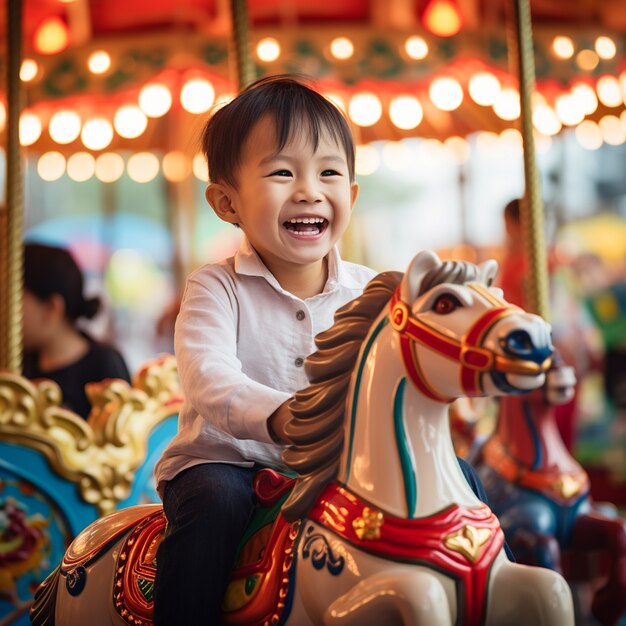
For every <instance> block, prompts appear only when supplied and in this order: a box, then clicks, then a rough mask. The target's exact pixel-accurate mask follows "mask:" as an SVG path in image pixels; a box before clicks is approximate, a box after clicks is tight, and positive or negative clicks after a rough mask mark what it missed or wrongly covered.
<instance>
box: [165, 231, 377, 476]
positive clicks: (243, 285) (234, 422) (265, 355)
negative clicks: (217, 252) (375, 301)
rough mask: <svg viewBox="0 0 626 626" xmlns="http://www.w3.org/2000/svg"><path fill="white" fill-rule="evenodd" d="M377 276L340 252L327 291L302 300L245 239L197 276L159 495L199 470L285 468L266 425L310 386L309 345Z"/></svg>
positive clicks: (180, 340)
mask: <svg viewBox="0 0 626 626" xmlns="http://www.w3.org/2000/svg"><path fill="white" fill-rule="evenodd" d="M374 275H375V272H374V271H373V270H371V269H369V268H366V267H363V266H361V265H356V264H354V263H348V262H347V261H343V260H342V259H341V258H340V256H339V253H338V251H337V249H336V248H335V249H333V250H332V251H331V253H330V254H329V262H328V280H327V282H326V286H325V287H324V291H323V292H322V293H320V294H317V295H315V296H313V297H311V298H307V299H306V300H301V299H300V298H298V297H296V296H294V295H293V294H291V293H289V292H287V291H285V290H284V289H283V288H282V287H281V286H280V285H279V283H278V281H277V280H276V279H275V278H274V276H273V275H272V274H271V273H270V272H269V270H268V269H267V268H266V267H265V265H264V264H263V262H262V261H261V260H260V258H259V257H258V255H257V254H256V252H255V251H254V250H253V249H252V247H251V246H250V244H249V243H248V242H247V240H246V239H244V240H243V242H242V245H241V248H240V249H239V251H238V252H237V254H236V255H235V256H234V257H231V258H229V259H226V260H224V261H222V262H220V263H215V264H209V265H205V266H203V267H201V268H200V269H198V270H197V271H195V272H194V273H192V274H191V275H190V276H189V278H188V280H187V284H186V287H185V293H184V296H183V301H182V305H181V310H180V313H179V315H178V318H177V320H176V331H175V335H174V346H175V352H176V361H177V365H178V371H179V375H180V380H181V384H182V388H183V391H184V395H185V402H184V405H183V407H182V409H181V412H180V415H179V418H178V433H177V435H176V436H175V437H174V438H173V439H172V441H171V442H170V444H169V445H168V446H167V448H166V449H165V451H164V453H163V455H162V457H161V459H160V460H159V462H158V463H157V464H156V467H155V475H156V479H157V484H158V485H159V487H160V488H161V487H162V482H163V481H166V480H171V479H172V478H174V476H176V475H177V474H178V473H179V472H181V471H182V470H184V469H186V468H188V467H192V466H193V465H197V464H200V463H211V462H219V463H233V464H236V465H245V466H251V465H253V464H254V463H255V462H257V463H260V464H262V465H267V466H270V467H275V468H281V467H283V465H282V461H281V458H280V454H281V452H282V450H283V448H282V446H279V445H277V444H276V443H274V442H273V441H272V439H271V437H270V435H269V432H268V427H267V420H268V418H269V416H270V415H271V414H272V413H273V412H274V411H275V410H276V409H277V408H278V407H279V406H280V405H281V404H282V403H283V402H285V401H286V400H288V399H289V398H290V397H291V396H292V395H293V394H294V393H295V392H296V391H297V390H299V389H303V388H304V387H306V386H307V385H308V380H307V377H306V374H305V371H304V367H303V361H304V359H305V358H306V357H307V356H308V355H309V354H311V353H312V352H313V351H314V350H315V344H314V341H313V338H314V337H315V335H316V334H317V333H319V332H321V331H323V330H326V329H328V328H329V327H330V326H332V324H333V319H334V314H335V311H336V310H337V309H338V308H339V307H341V306H342V305H344V304H345V303H347V302H349V301H350V300H352V299H354V298H356V297H357V296H359V295H360V294H361V293H362V291H363V288H364V287H365V285H366V284H367V282H368V281H369V280H370V279H371V278H373V277H374Z"/></svg>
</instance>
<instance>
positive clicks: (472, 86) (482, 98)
mask: <svg viewBox="0 0 626 626" xmlns="http://www.w3.org/2000/svg"><path fill="white" fill-rule="evenodd" d="M467 88H468V91H469V95H470V98H471V99H472V100H473V101H474V102H475V103H476V104H480V105H481V106H491V105H493V104H494V103H495V101H496V98H497V97H498V94H499V93H500V90H501V89H502V87H501V85H500V81H499V80H498V79H497V77H496V76H494V75H493V74H492V73H491V72H477V73H476V74H474V75H473V76H472V77H471V78H470V79H469V83H468V86H467Z"/></svg>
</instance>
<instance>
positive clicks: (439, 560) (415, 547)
mask: <svg viewBox="0 0 626 626" xmlns="http://www.w3.org/2000/svg"><path fill="white" fill-rule="evenodd" d="M496 267H497V265H496V264H495V262H487V263H484V264H482V265H480V266H476V265H473V264H470V263H466V262H442V261H440V260H439V258H438V257H437V256H436V255H435V254H434V253H432V252H428V251H425V252H421V253H419V254H418V255H417V256H416V257H415V259H414V260H413V261H412V263H411V264H410V266H409V267H408V269H407V272H406V274H404V277H403V276H402V274H399V273H396V272H387V273H383V274H380V275H379V276H378V277H376V278H374V279H373V280H372V281H371V282H370V283H369V285H368V286H367V287H366V289H365V291H364V293H363V295H362V296H360V297H359V298H357V299H355V300H354V301H352V302H351V303H348V304H347V305H345V306H344V307H342V308H341V309H340V310H339V311H338V312H337V314H336V317H335V324H334V326H332V327H331V328H330V329H329V330H327V331H325V332H323V333H320V334H319V335H318V336H317V337H316V345H317V348H318V350H317V352H315V353H314V354H313V355H311V356H310V357H309V358H308V359H307V362H306V368H307V374H308V376H309V380H310V386H309V387H307V388H306V389H303V390H301V391H299V392H297V393H296V395H295V399H294V401H293V402H292V405H291V410H292V412H293V416H294V418H293V420H292V421H291V422H290V424H289V425H288V435H289V437H290V438H291V440H292V441H293V445H292V446H289V447H288V448H287V449H286V451H285V453H284V461H285V463H286V465H287V467H288V468H290V469H291V470H294V471H295V472H296V473H297V478H296V480H295V482H294V484H293V485H289V487H287V488H286V487H285V485H284V484H282V483H281V481H280V479H278V478H277V477H269V478H263V477H262V476H261V477H259V479H258V483H257V492H258V494H259V497H260V500H261V502H264V503H266V504H267V505H270V506H271V505H273V506H274V509H275V515H274V516H273V518H274V519H273V520H272V521H270V522H269V523H268V521H267V520H268V518H267V517H265V520H266V523H265V525H263V526H261V527H260V528H256V529H255V530H256V532H254V533H253V534H252V536H251V537H250V538H249V542H248V544H246V545H245V546H243V547H242V550H241V552H240V554H241V555H242V561H243V562H240V563H238V565H237V568H236V569H235V571H234V573H233V577H232V580H231V583H230V587H229V589H228V590H227V593H226V597H225V601H224V622H225V623H227V624H242V625H243V624H246V625H247V626H251V625H252V624H266V623H284V624H297V625H298V626H306V625H309V624H310V625H319V624H327V625H329V624H345V625H348V624H354V625H356V624H360V625H362V624H389V625H391V624H403V625H404V626H409V625H412V626H417V625H423V626H426V625H428V626H435V625H440V626H443V625H445V626H451V625H452V624H465V625H467V626H478V625H479V624H486V625H487V626H496V625H498V626H505V625H511V626H512V625H514V624H520V623H524V624H531V623H532V624H538V625H544V626H554V625H555V624H559V625H562V626H568V625H572V624H573V623H574V615H573V605H572V600H571V594H570V590H569V588H568V586H567V584H566V582H565V581H564V579H563V578H562V577H561V576H560V575H559V574H557V573H556V572H553V571H552V570H549V569H545V568H533V567H528V566H523V565H518V564H516V563H513V562H511V561H509V560H508V558H507V557H506V554H505V552H504V548H503V544H504V536H503V533H502V531H501V528H500V524H499V522H498V520H497V518H496V517H495V515H493V513H492V512H491V511H490V509H489V508H488V507H487V505H485V504H484V503H482V502H481V501H480V500H478V498H477V496H476V495H475V494H474V492H473V491H472V490H471V489H470V487H469V485H468V483H467V482H466V480H465V479H464V477H463V474H462V473H461V470H460V467H459V464H458V460H457V457H456V455H455V451H454V449H453V446H452V441H451V437H450V427H449V421H448V406H449V404H450V403H451V402H452V401H453V400H454V399H455V398H458V397H459V396H463V395H470V396H483V395H502V394H505V395H506V394H511V393H524V392H528V391H531V390H533V389H535V388H537V387H539V386H541V385H542V384H543V382H544V379H545V372H546V371H547V369H548V367H549V365H550V362H551V355H552V345H551V342H550V329H549V326H548V325H547V324H546V323H545V322H544V321H543V320H542V319H541V318H540V317H538V316H536V315H532V314H528V313H525V312H524V311H522V310H521V309H519V308H518V307H515V306H511V305H509V304H508V303H506V302H505V301H504V300H502V299H501V297H500V295H501V294H500V293H499V290H496V289H494V288H492V287H491V282H492V280H493V276H494V273H495V270H496ZM271 492H274V493H273V494H272V493H271ZM280 496H282V498H281V497H280ZM283 500H284V501H283ZM271 517H272V516H270V519H271ZM164 527H165V520H164V517H163V514H162V511H161V509H160V507H158V506H155V505H153V506H145V507H141V506H140V507H132V508H129V509H126V510H123V511H120V512H116V513H113V514H111V515H109V516H106V517H104V518H101V519H100V520H98V521H97V522H95V523H94V524H93V525H91V526H90V527H88V528H87V529H86V530H85V531H84V532H83V533H81V534H80V535H79V536H78V537H77V538H76V539H75V540H74V542H72V544H71V546H70V547H69V549H68V551H67V553H66V554H65V556H64V557H63V560H62V562H61V564H60V565H59V567H58V568H57V569H56V570H55V571H54V572H53V573H52V574H51V575H50V577H49V578H48V579H47V580H46V581H45V582H44V583H43V585H42V586H41V587H40V589H39V590H38V592H37V594H36V597H35V603H34V606H33V609H32V611H31V618H32V622H33V624H35V625H42V624H47V625H52V624H54V623H57V624H68V623H75V624H78V623H87V622H89V623H91V624H94V626H96V625H97V624H103V625H104V624H106V625H110V624H120V625H121V624H137V623H141V624H149V623H151V612H152V601H151V599H152V581H153V580H154V575H155V558H156V549H157V548H156V546H157V545H158V542H159V540H160V538H161V537H162V533H163V531H164Z"/></svg>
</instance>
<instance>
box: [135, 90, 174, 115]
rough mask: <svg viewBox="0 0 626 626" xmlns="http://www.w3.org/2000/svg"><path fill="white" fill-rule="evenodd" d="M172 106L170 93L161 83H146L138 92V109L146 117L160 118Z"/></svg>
mask: <svg viewBox="0 0 626 626" xmlns="http://www.w3.org/2000/svg"><path fill="white" fill-rule="evenodd" d="M171 106H172V92H171V91H170V90H169V89H168V88H167V87H166V86H165V85H162V84H161V83H148V84H147V85H145V86H144V87H143V88H142V90H141V91H140V92H139V108H140V109H141V110H142V111H143V112H144V113H145V114H146V115H147V116H148V117H162V116H163V115H165V114H166V113H167V112H168V111H169V110H170V107H171Z"/></svg>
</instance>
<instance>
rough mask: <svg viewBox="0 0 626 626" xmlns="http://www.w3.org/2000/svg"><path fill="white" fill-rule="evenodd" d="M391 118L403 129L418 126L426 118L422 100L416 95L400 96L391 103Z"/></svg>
mask: <svg viewBox="0 0 626 626" xmlns="http://www.w3.org/2000/svg"><path fill="white" fill-rule="evenodd" d="M389 118H390V119H391V121H392V122H393V124H394V125H395V126H397V127H398V128H401V129H402V130H411V129H413V128H417V126H419V124H420V122H421V121H422V119H423V118H424V111H423V110H422V105H421V104H420V101H419V100H418V99H417V98H415V97H414V96H398V97H396V98H394V99H393V100H392V101H391V103H390V104H389Z"/></svg>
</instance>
